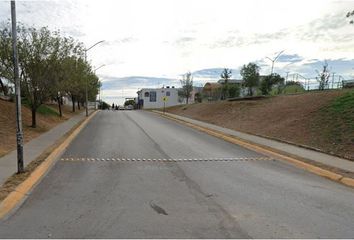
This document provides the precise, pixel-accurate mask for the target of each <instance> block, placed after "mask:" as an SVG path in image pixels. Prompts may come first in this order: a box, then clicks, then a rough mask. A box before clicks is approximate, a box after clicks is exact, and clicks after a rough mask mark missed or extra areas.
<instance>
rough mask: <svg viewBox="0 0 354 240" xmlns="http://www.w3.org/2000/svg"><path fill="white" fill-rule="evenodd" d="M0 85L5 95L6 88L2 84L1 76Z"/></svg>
mask: <svg viewBox="0 0 354 240" xmlns="http://www.w3.org/2000/svg"><path fill="white" fill-rule="evenodd" d="M0 85H1V89H2V91H3V93H4V95H5V96H7V88H6V86H5V85H4V83H3V82H2V80H1V78H0Z"/></svg>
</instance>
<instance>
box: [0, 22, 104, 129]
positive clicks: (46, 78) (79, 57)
mask: <svg viewBox="0 0 354 240" xmlns="http://www.w3.org/2000/svg"><path fill="white" fill-rule="evenodd" d="M17 46H18V60H19V75H20V83H21V97H22V99H23V101H24V103H26V104H27V105H28V106H29V107H30V109H31V111H32V127H36V112H37V109H38V108H39V106H40V105H41V104H43V103H44V102H45V101H48V100H54V101H56V102H57V104H58V111H59V115H60V116H62V104H63V97H64V96H68V97H70V99H71V100H72V111H73V112H75V104H77V106H78V108H80V104H81V106H84V102H85V90H86V87H87V90H88V98H89V100H91V101H94V100H95V99H96V95H97V93H98V90H99V87H100V82H99V79H98V77H97V76H96V75H95V73H94V71H93V69H92V66H91V65H90V64H89V63H88V62H87V61H86V60H85V47H84V45H83V43H81V42H78V41H77V40H75V39H74V38H72V37H67V36H63V35H62V34H61V33H60V31H51V30H49V29H48V28H47V27H42V28H38V29H37V28H34V27H26V26H25V25H23V24H19V25H18V27H17ZM3 80H7V81H9V82H11V83H13V80H14V66H13V55H12V37H11V26H10V24H9V23H5V24H2V26H1V27H0V87H1V88H2V91H3V93H4V94H5V95H7V94H9V92H8V86H6V84H5V83H4V81H3Z"/></svg>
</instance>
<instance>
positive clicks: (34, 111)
mask: <svg viewBox="0 0 354 240" xmlns="http://www.w3.org/2000/svg"><path fill="white" fill-rule="evenodd" d="M31 127H33V128H36V127H37V121H36V108H34V107H32V126H31Z"/></svg>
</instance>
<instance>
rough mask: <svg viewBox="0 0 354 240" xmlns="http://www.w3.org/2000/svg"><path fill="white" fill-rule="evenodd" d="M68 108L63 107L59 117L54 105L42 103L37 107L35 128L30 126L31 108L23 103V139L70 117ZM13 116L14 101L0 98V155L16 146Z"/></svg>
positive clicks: (32, 136) (33, 136)
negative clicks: (61, 115) (61, 116)
mask: <svg viewBox="0 0 354 240" xmlns="http://www.w3.org/2000/svg"><path fill="white" fill-rule="evenodd" d="M70 109H71V108H70V107H64V108H63V112H64V117H63V118H60V117H59V114H58V111H57V108H56V106H55V105H42V106H41V107H40V108H39V109H38V114H37V128H31V127H30V126H31V110H30V109H29V108H28V107H27V106H26V104H25V103H24V104H23V106H22V120H23V123H22V125H23V131H24V141H25V142H28V141H29V140H31V139H33V138H35V137H37V136H39V135H40V134H42V133H44V132H46V131H48V130H49V129H51V128H53V127H55V126H56V125H57V124H59V123H61V122H63V121H65V120H66V119H68V118H69V117H71V116H72V115H73V114H72V113H71V112H70ZM15 117H16V111H15V103H13V102H7V101H3V100H0V156H2V155H4V154H6V153H8V152H10V151H12V150H14V149H15V148H16V118H15Z"/></svg>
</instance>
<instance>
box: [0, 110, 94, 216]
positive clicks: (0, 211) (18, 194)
mask: <svg viewBox="0 0 354 240" xmlns="http://www.w3.org/2000/svg"><path fill="white" fill-rule="evenodd" d="M96 113H97V111H95V112H93V113H92V114H91V115H90V116H89V117H88V118H86V119H85V120H84V121H83V122H81V124H80V125H79V126H77V127H76V128H75V130H74V131H73V132H72V133H71V134H70V135H69V136H68V137H67V138H66V139H65V140H64V141H63V142H62V143H60V145H59V146H58V147H57V148H56V149H54V150H53V151H52V152H51V154H50V155H49V156H48V157H47V158H46V159H45V160H44V161H43V162H42V163H41V164H40V165H39V166H38V167H37V168H36V169H35V170H34V171H33V172H32V173H31V174H30V175H29V177H28V178H27V179H26V180H24V181H23V182H22V183H21V184H20V185H18V186H17V187H16V188H15V190H14V191H13V192H11V193H10V194H9V195H8V196H7V197H6V198H5V199H4V200H3V201H2V202H1V203H0V219H2V218H3V217H5V216H6V215H8V214H9V213H10V212H11V211H12V210H14V209H15V208H16V207H19V206H20V204H21V203H23V202H24V200H25V199H26V197H27V196H28V195H29V192H30V191H31V190H32V189H34V187H35V186H36V184H38V183H39V182H40V180H41V179H43V177H44V176H45V175H46V173H48V172H49V170H50V169H51V167H53V166H54V164H55V163H56V160H57V158H58V156H60V155H61V154H62V153H63V151H64V150H65V149H66V148H67V147H68V146H69V144H70V143H71V142H72V141H73V140H74V139H75V137H76V136H77V135H78V134H79V133H80V131H81V130H82V129H83V128H84V127H85V126H86V125H87V123H88V122H89V121H90V120H91V119H92V118H93V117H94V116H95V115H96Z"/></svg>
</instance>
